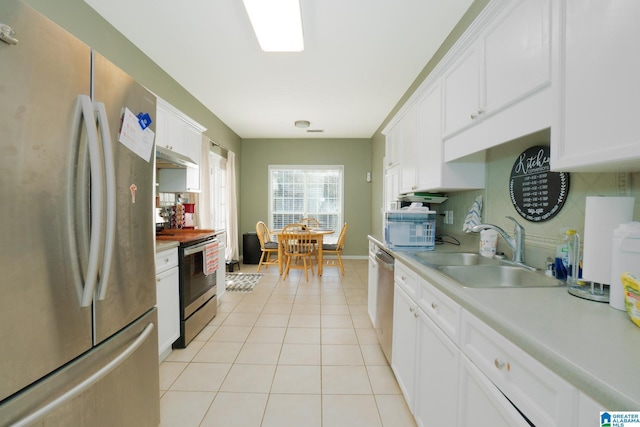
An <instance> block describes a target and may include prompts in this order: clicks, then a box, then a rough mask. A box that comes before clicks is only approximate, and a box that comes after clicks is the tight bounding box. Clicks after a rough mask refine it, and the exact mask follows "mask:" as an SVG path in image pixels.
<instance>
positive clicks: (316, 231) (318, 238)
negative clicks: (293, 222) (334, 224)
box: [269, 228, 335, 276]
mask: <svg viewBox="0 0 640 427" xmlns="http://www.w3.org/2000/svg"><path fill="white" fill-rule="evenodd" d="M269 232H270V233H271V234H272V235H274V236H276V237H277V239H278V272H279V273H280V274H282V270H283V267H284V249H283V245H282V238H283V237H282V236H283V234H282V230H281V229H276V230H269ZM333 233H335V231H334V230H329V229H323V228H310V229H309V234H311V238H312V240H314V241H315V242H316V245H317V247H318V276H322V240H323V237H324V236H325V235H327V234H333Z"/></svg>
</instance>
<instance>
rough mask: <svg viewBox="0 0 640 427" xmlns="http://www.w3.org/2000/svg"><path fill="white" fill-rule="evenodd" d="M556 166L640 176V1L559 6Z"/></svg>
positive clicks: (570, 1) (562, 1) (575, 1)
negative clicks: (639, 19)
mask: <svg viewBox="0 0 640 427" xmlns="http://www.w3.org/2000/svg"><path fill="white" fill-rule="evenodd" d="M552 16H553V31H554V34H557V35H556V36H555V37H554V45H553V52H554V55H553V79H554V106H555V108H556V111H554V122H553V126H552V127H551V167H552V169H554V170H563V171H583V172H607V171H612V172H613V171H618V172H631V171H639V170H640V132H638V124H637V123H638V111H639V110H638V99H640V77H639V76H640V55H639V54H638V40H640V25H639V24H638V18H639V17H640V2H639V1H637V0H616V1H589V2H587V1H584V0H557V1H554V10H553V14H552Z"/></svg>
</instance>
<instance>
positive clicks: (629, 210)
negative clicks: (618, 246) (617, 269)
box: [582, 196, 634, 284]
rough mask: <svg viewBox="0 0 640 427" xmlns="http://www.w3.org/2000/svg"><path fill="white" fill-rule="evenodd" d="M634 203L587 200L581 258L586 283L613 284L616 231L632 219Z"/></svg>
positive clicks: (626, 199)
mask: <svg viewBox="0 0 640 427" xmlns="http://www.w3.org/2000/svg"><path fill="white" fill-rule="evenodd" d="M633 203H634V198H633V197H602V196H598V197H587V200H586V205H585V212H584V255H583V257H582V264H583V266H582V277H583V278H584V279H585V280H588V281H590V282H595V283H603V284H609V283H610V280H611V250H612V244H613V230H615V229H616V228H617V227H618V225H620V224H622V223H623V222H629V221H631V220H632V219H633Z"/></svg>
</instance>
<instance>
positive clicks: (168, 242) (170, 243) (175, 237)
mask: <svg viewBox="0 0 640 427" xmlns="http://www.w3.org/2000/svg"><path fill="white" fill-rule="evenodd" d="M216 234H217V232H216V231H215V230H204V229H173V228H169V229H165V230H162V231H160V232H157V233H156V253H158V252H162V251H165V250H167V249H171V248H175V247H178V246H179V245H180V243H185V242H190V241H192V240H200V239H204V238H207V237H213V236H215V235H216Z"/></svg>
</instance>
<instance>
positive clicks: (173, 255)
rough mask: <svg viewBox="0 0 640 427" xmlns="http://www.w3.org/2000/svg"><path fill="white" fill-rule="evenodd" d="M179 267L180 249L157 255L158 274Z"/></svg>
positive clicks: (172, 249) (168, 250)
mask: <svg viewBox="0 0 640 427" xmlns="http://www.w3.org/2000/svg"><path fill="white" fill-rule="evenodd" d="M177 265H178V248H171V249H167V250H166V251H162V252H158V253H157V254H156V274H158V273H162V272H163V271H166V270H168V269H170V268H171V267H176V266H177Z"/></svg>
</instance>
